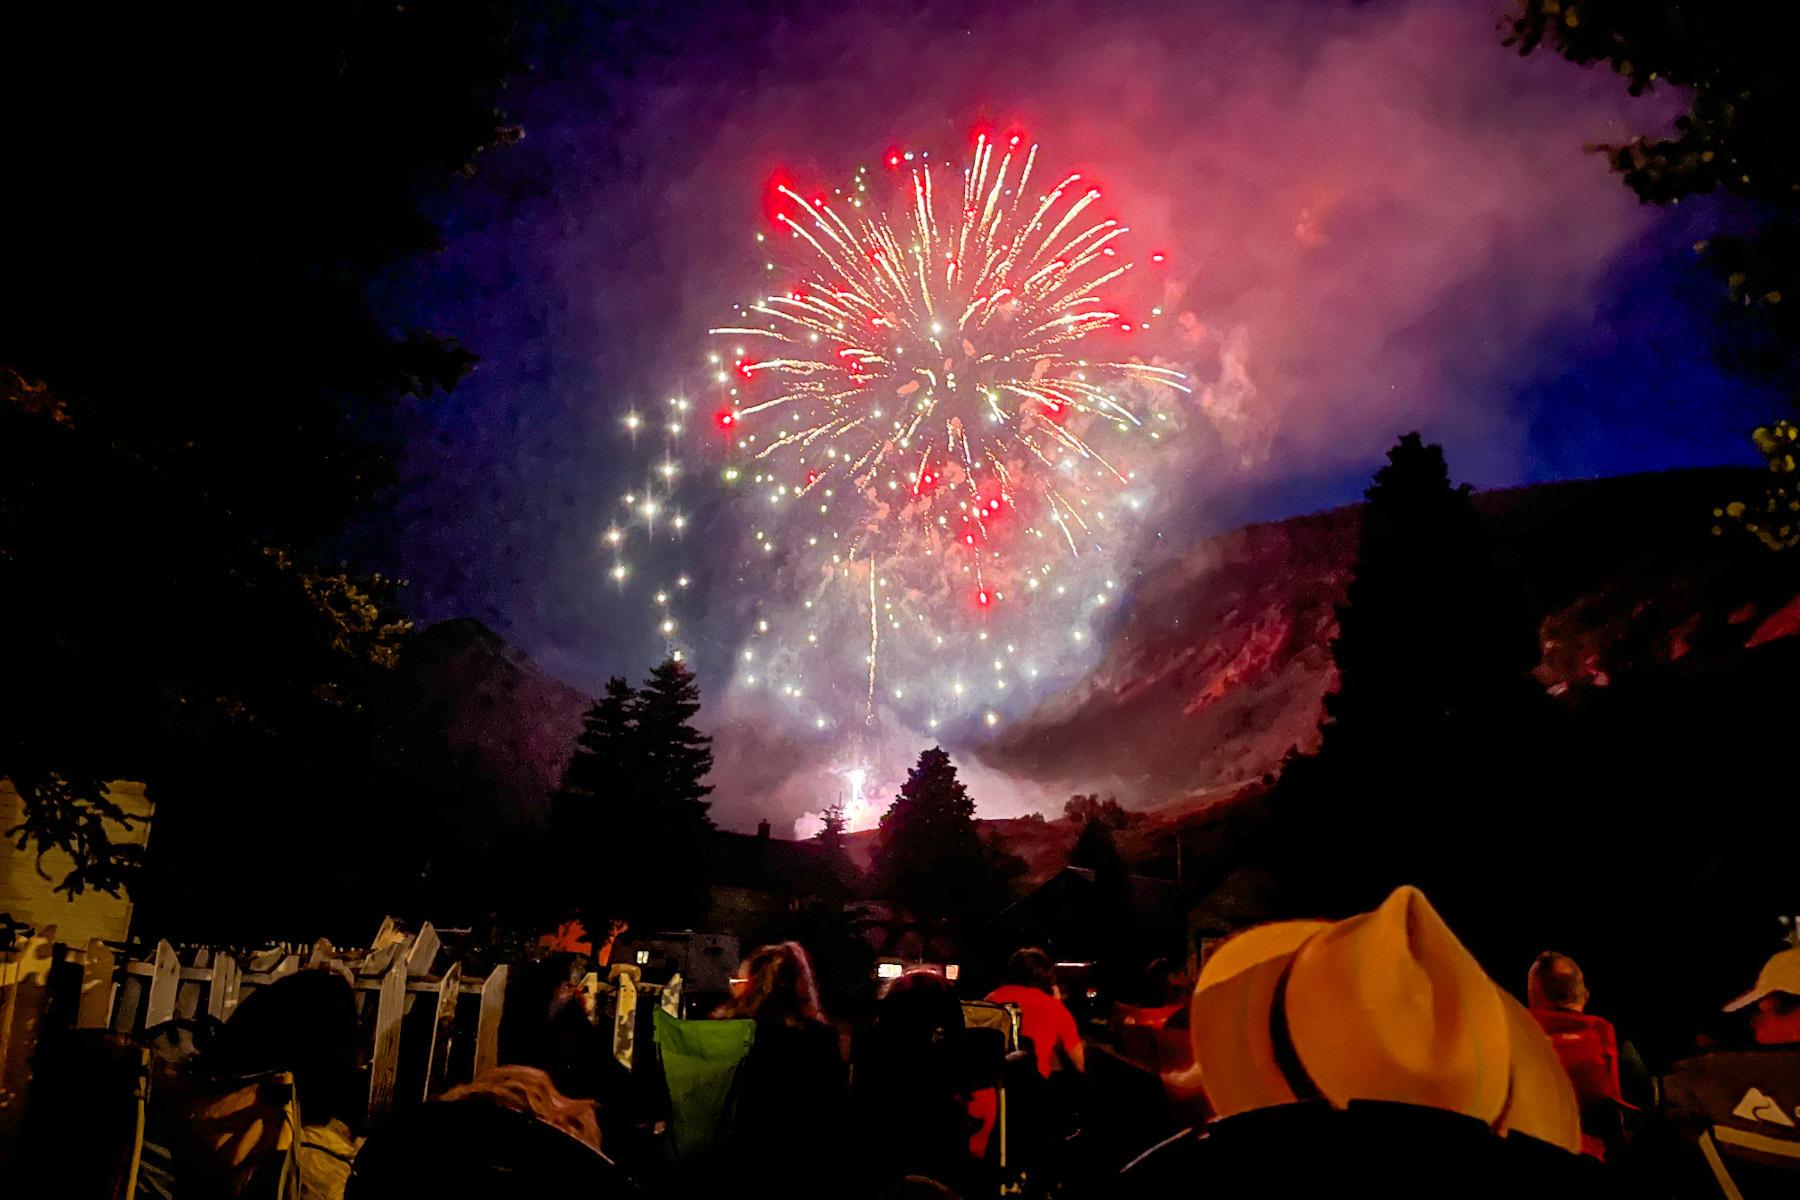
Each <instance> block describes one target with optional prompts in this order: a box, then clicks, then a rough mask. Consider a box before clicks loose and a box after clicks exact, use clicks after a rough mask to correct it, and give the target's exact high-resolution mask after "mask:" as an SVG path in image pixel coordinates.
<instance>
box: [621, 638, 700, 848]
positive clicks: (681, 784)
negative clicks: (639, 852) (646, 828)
mask: <svg viewBox="0 0 1800 1200" xmlns="http://www.w3.org/2000/svg"><path fill="white" fill-rule="evenodd" d="M699 711H700V689H699V687H698V686H696V685H695V683H694V673H693V672H692V671H690V670H688V669H687V667H686V666H684V665H683V664H682V663H681V661H680V660H679V659H674V658H671V659H668V660H667V661H665V662H664V663H663V664H662V665H661V666H659V667H657V668H656V669H655V670H653V671H651V672H650V677H649V678H648V679H646V680H644V683H643V686H642V687H640V688H639V689H638V693H637V700H636V702H635V703H634V704H633V705H632V709H631V715H632V719H633V720H634V721H635V722H636V723H637V731H638V740H639V745H640V747H641V748H642V750H641V752H642V758H641V760H640V764H639V770H640V776H639V787H640V788H641V789H642V791H643V794H644V796H645V797H646V800H647V802H648V803H649V805H650V807H651V809H652V810H653V811H655V812H656V813H657V814H658V817H659V820H658V823H659V824H660V825H661V826H662V827H664V828H666V829H711V828H712V818H711V817H708V816H707V815H706V810H707V809H708V808H709V807H710V805H709V804H708V802H707V800H706V797H707V796H709V795H711V794H712V787H711V785H709V784H707V783H705V782H704V780H705V779H706V777H707V775H708V774H710V773H711V771H712V762H713V758H712V738H710V737H708V736H707V735H705V734H703V733H701V732H700V731H699V730H697V729H695V728H694V725H693V720H694V715H695V714H696V713H698V712H699Z"/></svg>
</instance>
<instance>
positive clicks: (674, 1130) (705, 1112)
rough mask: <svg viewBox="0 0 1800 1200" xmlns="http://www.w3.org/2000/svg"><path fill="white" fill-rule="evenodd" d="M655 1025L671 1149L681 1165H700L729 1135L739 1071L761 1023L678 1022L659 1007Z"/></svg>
mask: <svg viewBox="0 0 1800 1200" xmlns="http://www.w3.org/2000/svg"><path fill="white" fill-rule="evenodd" d="M655 1021H656V1049H657V1053H658V1055H659V1056H660V1057H661V1059H662V1067H663V1076H664V1078H665V1079H666V1080H667V1081H668V1087H669V1111H670V1121H669V1131H670V1146H671V1150H672V1152H673V1156H674V1158H675V1161H676V1162H678V1163H691V1162H695V1161H697V1160H700V1159H703V1158H705V1157H706V1156H707V1155H708V1154H710V1153H711V1152H712V1151H714V1150H716V1149H718V1148H720V1147H722V1146H723V1145H724V1144H725V1141H726V1139H727V1138H728V1137H729V1136H730V1133H731V1123H732V1117H733V1115H734V1113H733V1106H734V1101H735V1099H736V1089H735V1084H736V1082H737V1075H738V1068H739V1067H740V1066H742V1065H743V1062H744V1058H745V1057H746V1056H747V1055H748V1054H749V1053H750V1044H751V1043H752V1042H753V1041H755V1039H756V1022H755V1021H678V1020H676V1019H675V1018H674V1017H671V1016H670V1015H669V1014H668V1013H666V1012H664V1011H663V1010H662V1009H660V1008H658V1009H657V1010H656V1012H655Z"/></svg>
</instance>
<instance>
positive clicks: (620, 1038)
mask: <svg viewBox="0 0 1800 1200" xmlns="http://www.w3.org/2000/svg"><path fill="white" fill-rule="evenodd" d="M614 995H615V997H616V998H615V999H614V1001H613V1057H614V1058H616V1059H618V1060H619V1065H620V1066H622V1067H624V1068H625V1069H626V1070H627V1071H629V1070H631V1056H632V1050H633V1045H634V1043H635V1042H636V1040H637V980H636V979H634V978H632V977H630V976H621V977H620V978H619V980H618V987H617V990H616V991H615V993H614Z"/></svg>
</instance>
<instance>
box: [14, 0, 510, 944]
mask: <svg viewBox="0 0 1800 1200" xmlns="http://www.w3.org/2000/svg"><path fill="white" fill-rule="evenodd" d="M506 26H507V17H506V14H505V11H504V9H503V8H501V7H498V6H492V5H473V6H458V5H450V6H433V5H385V6H383V5H368V4H364V3H360V2H359V0H321V2H320V3H306V4H299V3H292V2H281V0H277V2H275V3H271V4H260V5H252V6H247V7H246V8H244V9H242V10H239V11H237V12H235V13H234V14H233V16H232V19H231V20H230V21H228V22H221V21H220V20H219V19H218V16H217V14H215V13H209V12H204V11H201V10H198V9H194V10H181V11H174V10H168V11H162V12H150V11H149V10H141V11H121V12H119V13H114V14H110V15H109V17H108V19H107V20H105V21H100V22H95V21H92V20H88V19H86V18H85V17H84V16H83V15H82V14H81V13H79V12H77V11H75V10H72V9H68V8H65V7H59V6H25V7H20V6H6V7H5V9H4V11H3V13H0V112H4V113H5V114H7V116H6V117H5V118H0V120H3V121H4V122H5V136H4V138H3V139H0V140H3V141H4V142H5V145H6V147H7V150H6V156H7V168H8V172H9V175H11V176H12V177H13V178H16V179H18V180H29V181H30V185H29V186H22V187H19V188H16V189H15V194H14V195H13V196H12V197H11V199H10V201H9V207H8V216H7V220H6V223H5V228H4V229H3V230H0V261H4V262H5V264H6V267H5V271H4V274H5V276H6V285H5V286H4V287H3V288H0V594H4V595H5V596H6V597H7V600H8V604H9V618H10V620H11V622H12V623H13V628H14V629H15V631H18V630H28V631H29V636H21V637H16V638H14V639H12V640H11V641H10V642H9V643H8V645H7V647H6V651H7V653H6V665H5V675H6V677H7V687H6V688H5V699H4V700H3V701H0V775H4V776H7V777H10V778H11V779H12V780H13V781H14V783H15V784H16V785H17V786H18V787H19V789H20V791H21V793H22V795H23V797H24V800H25V813H26V821H25V825H24V827H23V828H22V829H20V830H19V831H16V832H15V833H14V836H15V837H18V838H21V839H23V840H25V841H27V842H29V843H32V844H34V845H36V846H38V847H45V846H61V847H63V848H65V849H68V850H70V851H71V852H72V854H73V856H74V859H75V866H74V870H73V872H72V873H71V874H70V876H69V877H68V879H67V880H65V881H64V882H65V883H66V884H67V885H68V886H69V887H70V888H71V889H79V888H81V887H83V886H88V885H93V886H99V887H104V888H108V889H112V888H116V887H118V886H120V885H121V884H122V883H123V882H125V880H126V877H127V875H128V874H129V873H130V871H131V870H132V868H133V867H134V866H135V865H136V864H135V863H134V862H133V861H132V858H131V856H130V854H129V853H127V852H124V851H122V850H121V848H120V847H117V846H115V845H113V844H111V842H110V841H109V839H108V838H107V837H106V836H104V833H105V827H104V825H103V824H102V823H101V822H100V821H99V819H98V818H100V817H101V816H102V815H104V814H106V813H107V806H108V804H109V800H108V798H107V796H106V793H105V791H104V783H105V781H106V780H108V779H114V778H135V779H140V780H143V781H145V782H147V783H148V784H149V785H150V788H151V795H152V798H153V799H154V800H155V801H156V806H157V818H156V820H157V828H158V836H156V837H155V838H152V839H151V859H152V862H153V865H154V864H155V863H157V862H158V861H160V862H162V863H163V867H158V868H157V870H158V871H159V873H161V874H164V875H166V876H167V878H168V879H169V881H170V882H171V886H173V887H176V888H180V887H184V886H186V884H185V883H183V877H184V875H185V874H186V873H187V872H188V870H189V868H190V867H191V866H192V865H193V864H194V863H196V862H205V863H206V864H207V869H208V870H210V871H213V872H215V878H214V883H213V886H214V887H215V888H216V889H218V890H219V891H223V892H227V893H231V894H234V895H237V896H239V897H240V899H241V903H239V904H236V905H234V906H231V907H232V908H233V910H234V911H237V912H245V911H249V910H251V909H253V908H254V907H256V905H258V904H259V903H261V902H262V900H263V899H264V898H265V895H264V893H266V892H267V890H268V889H269V887H271V886H272V885H271V884H270V883H269V882H268V881H269V880H271V879H273V878H276V877H277V876H278V875H279V871H278V870H276V869H275V867H274V865H273V864H274V863H275V862H276V860H277V859H278V858H280V857H282V856H286V857H287V858H291V859H293V860H294V861H295V862H302V861H304V862H308V863H309V864H316V863H317V862H318V861H322V860H323V859H324V858H325V857H326V852H325V850H324V847H323V846H322V845H318V844H315V843H319V842H321V841H322V840H323V839H322V838H321V837H319V836H316V835H315V831H317V832H319V833H322V832H323V830H325V829H326V828H328V827H330V826H331V825H332V824H333V823H334V822H333V821H331V820H329V819H321V816H322V811H321V809H322V806H323V805H325V804H326V803H327V802H332V803H340V804H343V805H344V806H345V807H344V810H343V811H347V812H355V813H357V814H358V816H359V817H360V818H361V826H360V828H359V836H363V837H369V838H374V837H375V836H376V831H377V829H378V828H379V814H378V812H377V811H376V810H377V805H378V803H380V802H381V799H382V798H383V797H397V796H401V795H404V794H405V793H406V792H407V791H408V789H407V788H406V787H404V786H403V785H401V784H398V783H397V782H396V781H395V780H393V779H392V778H389V777H385V776H384V774H383V772H382V771H381V770H380V769H378V768H376V767H374V766H373V765H371V764H370V763H369V762H367V761H365V759H366V758H367V756H366V755H364V754H363V753H362V746H363V744H364V743H366V742H367V741H369V739H370V736H371V735H370V733H369V731H368V730H367V729H366V728H364V727H363V725H362V723H361V721H360V711H361V707H362V701H361V696H362V693H363V690H364V687H365V684H366V683H367V681H368V680H369V678H370V674H371V672H379V671H381V670H382V669H383V668H385V667H388V666H391V665H392V663H393V661H394V659H395V656H396V655H397V653H398V647H399V642H400V639H401V637H402V635H403V634H404V633H405V631H406V628H407V626H406V623H405V622H404V621H403V620H401V619H400V618H398V617H397V616H395V615H394V614H393V612H392V607H391V606H392V599H393V597H392V591H393V583H392V581H391V580H386V579H382V578H380V577H378V576H367V575H362V574H359V573H358V572H356V571H354V570H352V569H350V568H347V567H345V566H342V565H340V564H337V563H336V562H335V561H334V559H335V555H334V554H333V553H332V552H331V551H332V548H333V541H334V539H335V538H336V537H337V536H338V534H339V531H340V530H341V528H342V526H343V524H344V522H345V521H346V519H347V518H348V517H349V516H350V515H351V514H353V513H354V512H355V511H356V510H357V508H358V506H359V505H360V504H362V503H364V502H365V501H366V500H367V499H368V498H369V497H371V496H372V495H373V494H374V493H375V491H376V489H378V488H380V487H381V486H382V485H383V483H384V482H385V481H386V480H387V479H388V478H389V477H390V474H391V472H390V470H389V467H388V465H387V455H386V453H385V438H384V436H383V431H384V429H385V428H386V426H387V423H388V417H387V416H386V414H387V412H388V410H389V408H390V406H391V404H392V403H393V402H394V401H395V400H397V399H399V398H401V397H402V396H408V395H411V396H423V395H426V394H428V393H429V392H430V391H432V390H433V389H438V388H447V387H449V386H451V385H452V384H453V383H454V382H455V380H456V379H457V378H458V377H459V376H460V374H461V373H462V372H463V371H464V370H465V369H466V368H467V367H468V365H469V363H470V362H471V361H472V359H471V356H470V355H468V354H467V353H466V352H465V351H463V350H461V349H459V348H458V347H456V346H455V345H453V344H451V343H450V342H448V341H446V340H444V339H442V338H439V337H436V336H434V335H433V334H431V333H429V332H426V331H417V330H398V331H396V330H395V329H393V328H391V327H390V325H389V324H388V322H386V321H384V320H382V319H379V318H378V317H377V316H376V315H375V314H374V313H372V312H371V311H370V306H369V303H368V298H367V291H368V286H369V281H370V280H371V278H373V277H374V276H375V274H376V273H377V272H379V271H380V270H382V269H383V268H384V267H386V266H388V265H389V264H392V263H394V262H396V261H398V260H400V259H402V258H404V257H405V256H408V255H411V254H414V253H417V252H420V251H425V250H429V249H431V248H432V247H433V246H434V245H435V244H436V238H437V234H436V229H435V226H434V222H433V221H432V219H430V218H429V217H428V216H427V215H426V208H427V204H426V203H425V198H424V195H423V192H422V189H432V188H437V187H441V186H446V185H448V184H449V182H450V181H451V180H452V178H453V177H454V176H455V175H457V174H458V173H463V172H466V171H468V170H469V169H470V167H471V165H472V164H473V162H474V160H475V159H476V157H477V155H478V154H479V153H480V152H481V150H482V149H483V148H484V147H487V146H490V145H493V144H494V143H496V142H498V141H501V140H504V139H505V138H507V137H508V136H510V132H509V131H508V130H507V129H506V128H505V127H504V126H503V125H502V123H501V120H500V117H499V115H498V113H497V111H496V107H495V106H496V102H497V99H498V95H499V90H500V87H501V83H502V81H503V80H504V79H505V77H506V76H507V74H508V73H509V71H510V69H511V65H510V62H509V57H508V53H507V49H506ZM26 114H29V117H27V116H26ZM246 780H254V781H255V782H254V784H253V785H252V786H251V787H250V788H247V787H246ZM247 792H251V793H253V794H254V795H255V796H256V798H257V803H258V804H259V805H260V806H261V807H262V809H263V810H264V811H265V812H283V813H301V812H305V813H308V814H309V816H308V818H307V819H306V820H305V821H293V822H290V823H288V824H286V825H285V826H284V831H283V836H282V837H281V838H279V839H269V840H268V841H266V842H257V843H256V844H255V846H254V849H253V850H252V852H250V853H240V852H239V851H240V850H241V848H242V847H243V846H244V845H245V842H246V838H245V826H244V825H243V823H242V811H243V807H244V803H245V797H246V794H247ZM389 807H392V802H389ZM184 808H185V809H188V810H191V811H189V812H187V813H185V814H184V813H183V812H182V811H181V810H182V809H184ZM178 832H179V834H180V836H179V837H177V833H178ZM340 836H341V834H340ZM275 843H278V844H275ZM240 862H241V864H242V865H241V867H240V866H238V864H239V863H240ZM164 867H166V870H164V869H163V868H164ZM410 869H411V868H410V867H408V866H405V865H402V864H396V863H393V862H389V863H386V864H384V873H385V874H386V875H388V876H389V877H392V878H405V877H406V876H407V874H408V872H409V870H410ZM233 870H237V871H239V872H240V875H241V877H239V876H234V875H233V874H232V872H233ZM297 874H302V875H304V877H306V878H310V879H320V878H321V876H320V874H319V871H318V870H317V868H316V865H314V866H312V867H311V869H307V870H305V871H303V872H297ZM343 882H344V881H342V880H335V879H334V880H330V881H325V882H321V884H320V890H321V891H324V892H329V893H332V895H333V896H334V897H335V896H337V895H341V894H342V893H343V892H344V890H345V889H344V887H343V886H342V884H343ZM240 884H243V885H245V886H242V887H240V886H239V885H240ZM294 890H295V889H293V888H292V887H290V888H289V889H288V891H289V892H292V891H294ZM139 899H140V902H142V901H143V899H144V897H142V896H140V897H139ZM387 902H391V900H390V901H387ZM213 907H214V908H215V909H216V908H219V907H220V906H216V905H214V906H213ZM139 911H140V913H141V914H142V913H147V912H149V911H150V909H149V908H145V907H143V905H142V903H141V904H140V909H139ZM359 923H360V922H359Z"/></svg>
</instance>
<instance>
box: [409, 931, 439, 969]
mask: <svg viewBox="0 0 1800 1200" xmlns="http://www.w3.org/2000/svg"><path fill="white" fill-rule="evenodd" d="M441 946H442V942H441V941H440V939H439V938H438V931H437V928H436V927H435V926H433V925H432V923H431V922H430V921H427V922H425V924H424V925H423V926H421V927H420V929H419V936H418V937H416V938H414V939H413V943H412V948H411V949H410V950H408V951H407V952H406V973H407V974H408V975H429V974H431V968H432V965H433V964H434V963H435V962H436V961H437V956H438V950H439V948H440V947H441Z"/></svg>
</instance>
